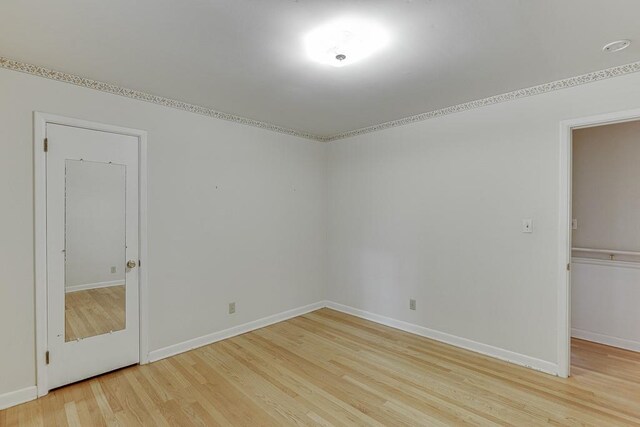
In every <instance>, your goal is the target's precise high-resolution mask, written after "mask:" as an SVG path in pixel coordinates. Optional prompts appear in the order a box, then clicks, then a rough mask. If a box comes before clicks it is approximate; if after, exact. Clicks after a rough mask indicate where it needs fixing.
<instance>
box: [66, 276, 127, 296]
mask: <svg viewBox="0 0 640 427" xmlns="http://www.w3.org/2000/svg"><path fill="white" fill-rule="evenodd" d="M116 285H124V279H122V280H112V281H110V282H97V283H85V284H82V285H73V286H65V287H64V292H65V293H67V294H68V293H71V292H78V291H86V290H89V289H100V288H109V287H111V286H116Z"/></svg>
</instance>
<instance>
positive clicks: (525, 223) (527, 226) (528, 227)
mask: <svg viewBox="0 0 640 427" xmlns="http://www.w3.org/2000/svg"><path fill="white" fill-rule="evenodd" d="M522 232H523V233H533V220H532V219H531V218H526V219H523V220H522Z"/></svg>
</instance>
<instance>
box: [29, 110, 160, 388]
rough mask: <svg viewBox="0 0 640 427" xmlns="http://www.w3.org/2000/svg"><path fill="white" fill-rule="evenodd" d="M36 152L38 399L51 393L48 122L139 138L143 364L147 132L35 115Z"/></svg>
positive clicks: (145, 342) (144, 359) (145, 356)
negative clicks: (47, 354)
mask: <svg viewBox="0 0 640 427" xmlns="http://www.w3.org/2000/svg"><path fill="white" fill-rule="evenodd" d="M33 122H34V123H33V125H34V129H33V153H34V160H33V164H34V198H35V200H34V209H35V212H34V256H35V310H36V313H35V320H36V346H35V347H36V385H37V394H38V396H44V395H46V394H47V393H48V392H49V387H48V377H47V365H46V362H45V352H46V351H47V348H48V344H47V319H48V316H47V257H46V254H47V240H46V236H47V210H46V209H47V203H46V200H47V180H46V176H47V174H46V155H45V153H44V150H43V145H42V144H43V142H44V139H45V137H46V126H47V123H53V124H59V125H65V126H73V127H78V128H82V129H90V130H98V131H103V132H110V133H117V134H121V135H129V136H133V137H136V138H138V149H139V158H138V161H139V174H140V176H139V183H138V187H139V192H140V194H139V203H140V206H139V218H140V219H139V221H140V224H139V233H140V254H139V257H140V267H139V269H138V274H139V281H138V286H139V304H140V310H139V311H140V312H139V315H140V324H139V328H140V355H139V360H140V363H141V364H144V363H148V360H149V338H148V333H149V325H148V319H149V313H148V309H149V304H148V283H147V278H148V273H147V240H146V239H147V221H148V219H147V191H148V189H147V132H146V131H143V130H138V129H131V128H126V127H121V126H114V125H106V124H102V123H95V122H90V121H86V120H80V119H75V118H70V117H63V116H58V115H54V114H48V113H41V112H37V111H36V112H34V119H33Z"/></svg>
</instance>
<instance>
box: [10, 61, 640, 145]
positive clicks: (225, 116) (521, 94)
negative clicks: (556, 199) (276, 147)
mask: <svg viewBox="0 0 640 427" xmlns="http://www.w3.org/2000/svg"><path fill="white" fill-rule="evenodd" d="M0 68H6V69H8V70H14V71H20V72H22V73H27V74H32V75H35V76H39V77H44V78H47V79H51V80H56V81H60V82H65V83H71V84H74V85H76V86H82V87H86V88H89V89H95V90H99V91H102V92H107V93H111V94H114V95H120V96H125V97H127V98H132V99H137V100H139V101H146V102H151V103H154V104H158V105H163V106H165V107H171V108H176V109H178V110H184V111H189V112H191V113H196V114H202V115H204V116H209V117H213V118H216V119H221V120H227V121H230V122H234V123H239V124H243V125H248V126H254V127H257V128H260V129H266V130H270V131H273V132H279V133H283V134H286V135H292V136H297V137H300V138H306V139H310V140H313V141H320V142H331V141H336V140H339V139H345V138H350V137H353V136H357V135H363V134H366V133H371V132H376V131H379V130H383V129H389V128H394V127H398V126H404V125H408V124H410V123H415V122H421V121H424V120H429V119H433V118H436V117H441V116H445V115H448V114H454V113H459V112H462V111H467V110H472V109H474V108H481V107H486V106H488V105H494V104H499V103H502V102H507V101H512V100H515V99H519V98H525V97H528V96H534V95H541V94H543V93H548V92H554V91H556V90H560V89H567V88H570V87H574V86H579V85H583V84H587V83H593V82H597V81H599V80H605V79H609V78H612V77H618V76H624V75H626V74H631V73H636V72H639V71H640V61H639V62H633V63H631V64H625V65H620V66H617V67H612V68H607V69H605V70H600V71H594V72H592V73H587V74H582V75H580V76H576V77H570V78H567V79H563V80H557V81H555V82H551V83H544V84H541V85H538V86H532V87H528V88H525V89H519V90H515V91H513V92H507V93H503V94H500V95H495V96H490V97H488V98H483V99H477V100H475V101H470V102H465V103H464V104H458V105H453V106H450V107H446V108H442V109H439V110H433V111H428V112H426V113H421V114H416V115H415V116H409V117H404V118H401V119H398V120H392V121H389V122H385V123H380V124H377V125H373V126H368V127H364V128H361V129H355V130H351V131H347V132H343V133H339V134H336V135H331V136H320V135H314V134H311V133H308V132H301V131H297V130H293V129H289V128H285V127H282V126H278V125H273V124H270V123H265V122H261V121H258V120H253V119H249V118H246V117H241V116H236V115H234V114H229V113H222V112H220V111H216V110H214V109H211V108H207V107H201V106H199V105H194V104H189V103H187V102H182V101H177V100H175V99H170V98H165V97H162V96H157V95H151V94H148V93H145V92H140V91H137V90H133V89H127V88H123V87H119V86H116V85H112V84H110V83H104V82H100V81H97V80H91V79H87V78H84V77H80V76H76V75H74V74H68V73H63V72H60V71H55V70H51V69H49V68H44V67H39V66H37V65H31V64H26V63H24V62H19V61H14V60H11V59H8V58H4V57H2V56H0Z"/></svg>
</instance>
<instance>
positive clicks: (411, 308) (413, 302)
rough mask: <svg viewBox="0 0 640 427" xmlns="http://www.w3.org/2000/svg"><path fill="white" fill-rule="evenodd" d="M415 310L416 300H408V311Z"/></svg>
mask: <svg viewBox="0 0 640 427" xmlns="http://www.w3.org/2000/svg"><path fill="white" fill-rule="evenodd" d="M415 309H416V300H414V299H410V300H409V310H415Z"/></svg>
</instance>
